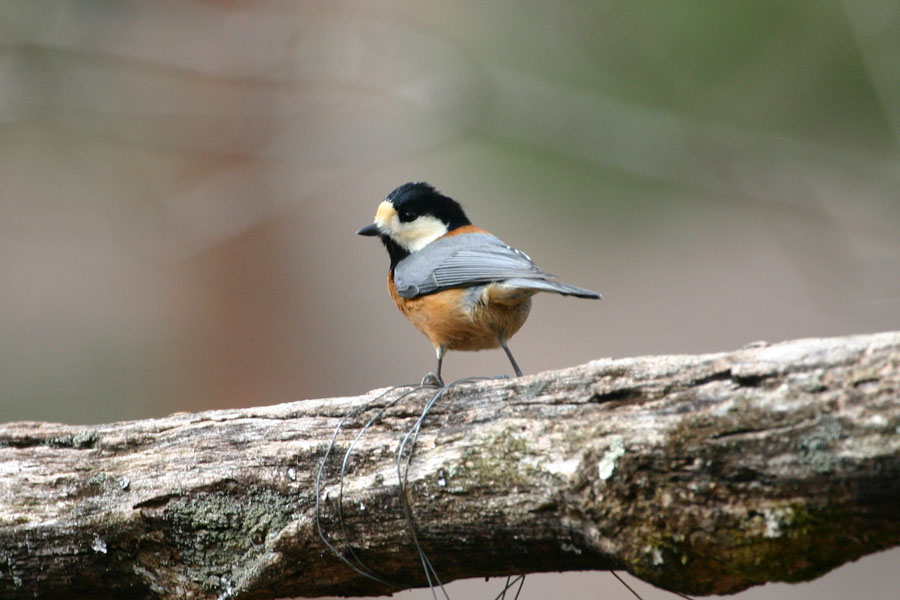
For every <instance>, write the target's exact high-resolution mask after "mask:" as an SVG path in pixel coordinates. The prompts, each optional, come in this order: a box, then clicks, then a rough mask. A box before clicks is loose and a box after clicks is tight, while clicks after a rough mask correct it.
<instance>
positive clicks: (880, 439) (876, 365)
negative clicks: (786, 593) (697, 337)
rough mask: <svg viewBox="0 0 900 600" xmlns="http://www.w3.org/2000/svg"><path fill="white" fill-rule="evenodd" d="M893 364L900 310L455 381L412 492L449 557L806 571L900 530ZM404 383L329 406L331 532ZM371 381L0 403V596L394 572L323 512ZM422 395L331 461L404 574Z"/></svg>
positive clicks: (720, 583) (720, 580)
mask: <svg viewBox="0 0 900 600" xmlns="http://www.w3.org/2000/svg"><path fill="white" fill-rule="evenodd" d="M898 390H900V333H883V334H876V335H861V336H852V337H844V338H832V339H813V340H798V341H792V342H787V343H783V344H777V345H772V346H766V345H757V346H753V347H747V348H745V349H742V350H738V351H736V352H731V353H722V354H709V355H702V356H660V357H643V358H634V359H624V360H599V361H594V362H591V363H588V364H586V365H582V366H579V367H575V368H571V369H566V370H563V371H557V372H547V373H540V374H537V375H532V376H526V377H523V378H520V379H514V380H507V381H496V380H492V381H482V382H476V383H472V384H463V385H459V386H455V387H452V388H451V389H449V390H448V391H447V393H446V394H445V395H444V396H443V397H442V398H440V399H438V401H437V402H436V403H435V405H434V406H433V408H432V410H431V412H430V414H429V415H428V417H427V419H426V420H425V423H424V425H423V427H422V430H421V433H420V435H419V437H418V441H417V443H416V446H415V451H414V456H413V459H412V462H411V465H410V468H409V475H408V489H407V492H406V498H407V499H408V501H409V503H410V506H411V507H412V512H413V514H414V519H415V523H416V533H417V536H418V540H419V541H420V542H421V544H422V546H423V547H424V549H425V552H426V553H427V555H428V556H429V558H430V559H431V561H432V562H433V564H434V565H435V568H436V570H437V572H438V573H439V575H440V576H441V577H442V579H443V580H444V581H450V580H452V579H457V578H461V577H475V576H486V575H503V574H509V573H522V572H534V571H551V570H576V569H611V568H624V569H627V570H628V571H630V572H632V573H634V574H636V575H637V576H638V577H641V578H643V579H645V580H647V581H649V582H652V583H654V584H655V585H658V586H660V587H662V588H665V589H670V590H677V591H681V592H686V593H693V594H711V593H718V594H722V593H730V592H735V591H738V590H741V589H744V588H746V587H748V586H752V585H757V584H760V583H764V582H768V581H799V580H806V579H811V578H814V577H817V576H819V575H821V574H823V573H825V572H826V571H828V570H829V569H832V568H834V567H836V566H837V565H840V564H841V563H844V562H847V561H851V560H854V559H856V558H858V557H860V556H862V555H864V554H867V553H871V552H875V551H878V550H881V549H884V548H888V547H891V546H894V545H897V544H900V502H898V500H897V499H898V498H900V399H898V396H900V394H898ZM398 393H399V392H394V393H391V394H387V395H385V396H383V397H382V398H381V399H380V400H377V401H376V402H374V403H373V404H372V406H371V407H370V410H366V411H360V412H359V414H358V415H356V416H354V417H352V418H350V419H348V420H347V422H346V423H345V425H344V428H343V430H342V432H341V433H340V435H339V436H338V438H337V447H336V448H335V451H334V452H332V455H331V459H330V460H329V464H328V466H327V468H326V469H325V470H324V472H323V476H322V483H323V488H322V493H321V494H320V495H319V498H320V499H321V501H322V506H321V508H322V526H323V527H322V529H323V532H324V533H325V535H326V537H327V539H328V540H329V541H330V542H331V543H333V544H334V545H335V546H336V547H337V548H338V549H340V550H341V551H342V552H345V553H346V552H347V551H348V546H347V544H346V543H345V541H344V540H343V538H342V536H341V535H340V532H341V529H340V526H339V523H338V521H337V513H338V510H337V501H336V500H337V497H338V492H339V488H338V475H339V473H338V470H339V467H340V461H341V458H342V457H343V454H344V452H345V451H346V449H347V448H348V446H349V444H350V443H351V442H352V440H353V439H354V437H355V436H356V435H357V434H358V433H359V432H360V428H361V427H362V426H363V425H364V424H365V423H366V422H367V421H368V420H369V419H370V418H372V417H373V416H375V414H376V412H377V410H376V409H377V408H379V407H384V406H385V405H386V403H387V402H388V401H389V400H391V399H396V398H397V396H398ZM376 395H377V393H376V392H371V393H369V394H368V395H366V396H362V397H357V398H330V399H325V400H308V401H304V402H294V403H290V404H283V405H279V406H271V407H264V408H248V409H243V410H226V411H211V412H205V413H198V414H177V415H172V416H170V417H167V418H164V419H152V420H147V421H135V422H126V423H114V424H109V425H100V426H90V427H86V426H70V425H60V424H53V423H12V424H9V425H5V426H3V427H0V598H20V597H26V596H27V597H32V596H33V597H37V598H51V597H52V598H96V597H102V596H105V597H110V598H117V597H120V598H126V597H127V598H144V597H146V598H186V597H194V598H214V597H219V598H225V597H234V598H247V599H250V598H253V599H262V598H277V597H284V596H319V595H326V594H341V595H353V594H357V595H375V594H383V593H389V592H392V591H395V588H391V587H389V586H386V585H382V584H378V583H375V582H373V581H371V580H369V579H366V578H364V577H362V576H360V575H359V574H358V573H356V572H354V571H353V570H351V569H350V568H348V567H347V566H346V565H345V564H344V563H343V562H341V561H340V560H338V559H337V558H336V557H335V555H334V554H333V553H332V552H330V551H329V550H328V549H327V548H326V546H325V545H324V544H323V543H322V541H321V540H320V538H319V535H318V532H317V529H316V519H315V511H316V502H315V500H316V493H315V480H316V473H317V470H318V467H319V465H320V463H321V461H322V459H323V457H324V456H325V452H326V450H327V449H328V444H329V440H330V439H331V437H332V434H333V433H334V431H335V428H336V427H337V425H338V423H339V422H340V420H341V418H342V417H343V416H344V415H346V414H347V413H348V412H349V411H351V410H352V409H354V408H358V407H360V406H361V405H362V404H363V403H364V402H366V401H368V400H372V399H373V398H374V397H375V396H376ZM429 397H430V393H429V392H426V391H422V390H420V391H418V392H415V393H413V394H411V395H409V396H407V397H405V398H403V399H401V400H399V401H397V403H396V404H394V405H392V406H390V407H388V408H387V409H386V410H385V412H384V414H383V415H382V416H381V417H380V418H378V419H376V420H375V421H374V423H373V424H372V426H371V428H370V429H368V430H367V431H366V432H365V433H364V435H362V436H361V437H360V439H359V442H358V443H357V444H356V446H355V447H354V450H353V453H352V455H351V458H350V460H349V463H348V468H347V473H346V476H345V480H344V485H343V503H342V505H341V506H342V511H343V517H344V521H345V527H346V531H347V534H348V537H349V539H350V540H351V542H352V546H351V547H352V549H353V551H354V552H355V553H356V554H357V555H358V556H359V557H360V558H361V559H362V560H363V561H365V564H367V565H368V566H369V567H371V568H372V569H373V570H374V571H377V572H378V573H379V574H381V575H382V576H383V577H385V578H388V579H390V580H393V581H400V582H403V585H406V586H416V585H423V584H424V583H425V579H424V574H423V573H422V571H421V564H420V562H419V557H418V555H417V553H416V552H415V550H414V548H413V546H412V545H411V537H410V533H409V530H408V529H407V527H406V524H405V522H404V520H403V512H402V505H401V502H400V499H399V496H398V471H397V463H396V459H395V454H396V452H397V448H398V445H399V444H400V442H401V440H402V439H403V438H404V436H405V435H406V433H407V432H408V431H409V430H410V429H411V428H412V427H413V425H414V423H415V421H416V419H417V418H418V417H419V415H420V413H421V411H422V408H423V406H424V404H425V402H426V401H427V400H428V398H429ZM407 448H409V446H408V445H407Z"/></svg>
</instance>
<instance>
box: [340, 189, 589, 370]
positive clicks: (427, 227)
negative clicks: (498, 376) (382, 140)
mask: <svg viewBox="0 0 900 600" xmlns="http://www.w3.org/2000/svg"><path fill="white" fill-rule="evenodd" d="M356 233H358V234H359V235H367V236H378V237H379V238H381V241H382V242H383V243H384V245H385V247H386V248H387V251H388V255H389V256H390V259H391V267H390V271H389V273H388V291H390V294H391V298H393V299H394V303H396V305H397V308H399V309H400V312H402V313H403V314H404V315H406V318H407V319H409V320H410V321H411V322H412V324H413V325H415V326H416V328H417V329H418V330H419V331H421V332H422V333H424V334H425V336H426V337H427V338H428V339H429V340H431V343H432V344H433V345H434V350H435V352H436V354H437V373H436V374H435V376H434V377H433V378H432V377H431V375H432V374H431V373H429V374H428V375H426V377H425V379H424V380H423V383H424V382H425V381H429V380H433V381H434V382H436V383H438V384H439V385H443V382H442V380H441V363H442V361H443V358H444V353H445V352H446V351H447V350H486V349H489V348H497V347H500V348H503V350H504V351H505V352H506V356H508V357H509V362H510V363H511V364H512V367H513V369H514V370H515V372H516V375H517V376H521V375H522V370H521V369H519V365H518V364H516V359H515V358H513V355H512V352H510V350H509V346H507V341H508V340H509V338H511V337H512V336H513V334H514V333H516V332H517V331H518V330H519V328H520V327H521V326H522V324H523V323H525V319H526V318H527V317H528V311H529V310H531V297H532V296H534V295H535V294H536V293H538V292H554V293H556V294H562V295H563V296H578V297H579V298H598V299H599V298H600V297H601V296H600V294H598V293H597V292H592V291H591V290H586V289H584V288H580V287H576V286H574V285H568V284H565V283H559V282H557V281H553V279H554V276H553V275H549V274H547V273H544V272H543V271H541V269H540V268H538V266H537V265H535V264H534V262H533V261H532V260H531V258H530V257H529V256H528V255H527V254H525V253H524V252H522V251H521V250H516V249H515V248H513V247H511V246H509V245H507V244H506V243H504V242H503V241H502V240H501V239H500V238H498V237H496V236H494V235H492V234H490V233H489V232H487V231H485V230H484V229H481V228H480V227H477V226H475V225H473V224H472V222H471V221H469V219H468V217H466V214H465V212H463V209H462V207H461V206H460V205H459V203H457V202H456V201H454V200H452V199H451V198H448V197H447V196H444V195H443V194H441V193H440V192H438V191H437V190H435V189H434V188H433V187H432V186H430V185H428V184H427V183H424V182H421V181H415V182H411V183H406V184H403V185H401V186H400V187H398V188H397V189H395V190H394V191H393V192H391V193H390V194H388V196H387V198H385V199H384V201H383V202H382V203H381V204H380V205H379V206H378V210H377V212H376V213H375V222H374V223H372V224H371V225H368V226H366V227H363V228H362V229H360V230H359V231H357V232H356Z"/></svg>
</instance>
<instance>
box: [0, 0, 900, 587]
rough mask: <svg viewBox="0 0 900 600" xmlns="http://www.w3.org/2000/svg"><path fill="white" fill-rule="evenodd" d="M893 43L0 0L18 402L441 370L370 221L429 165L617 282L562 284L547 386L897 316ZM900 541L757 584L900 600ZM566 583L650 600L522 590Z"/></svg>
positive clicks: (6, 248)
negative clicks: (568, 288)
mask: <svg viewBox="0 0 900 600" xmlns="http://www.w3.org/2000/svg"><path fill="white" fill-rule="evenodd" d="M898 57H900V4H898V3H897V2H896V1H894V0H817V1H811V0H752V1H751V0H744V1H731V2H697V1H691V0H687V1H683V2H677V3H673V2H669V1H666V0H648V1H646V2H622V1H617V0H604V1H594V2H567V3H550V2H535V1H518V2H512V1H509V0H496V1H494V2H490V3H487V2H475V1H472V0H465V1H460V2H454V3H444V2H415V3H412V2H401V1H400V0H394V1H383V2H371V1H363V0H358V1H353V0H331V1H324V0H323V1H309V2H303V1H295V0H254V1H252V2H251V1H249V0H230V1H224V0H223V1H221V2H216V1H212V0H208V1H202V0H193V1H191V0H181V1H161V0H158V1H155V2H138V1H130V0H118V1H115V2H112V1H110V2H106V1H100V0H91V1H87V0H82V1H79V0H4V1H3V2H2V3H0V336H2V340H3V343H2V344H0V421H11V420H23V419H28V420H52V421H65V422H71V423H90V422H106V421H114V420H122V419H136V418H145V417H153V416H162V415H166V414H169V413H172V412H175V411H196V410H202V409H211V408H226V407H241V406H250V405H259V404H273V403H277V402H284V401H292V400H299V399H303V398H311V397H323V396H335V395H355V394H359V393H362V392H365V391H367V390H369V389H372V388H375V387H380V386H386V385H390V384H395V383H401V382H410V381H416V380H418V379H419V378H420V377H421V376H422V375H423V374H424V373H425V372H426V371H428V370H430V369H432V368H433V362H434V356H433V352H432V349H431V346H430V344H429V343H428V341H427V340H426V339H425V338H424V337H423V336H421V335H420V334H419V333H418V332H417V331H416V330H415V329H413V327H412V326H411V325H409V324H408V323H407V322H406V321H405V319H404V318H403V317H402V316H401V315H400V314H399V313H398V312H397V310H396V309H395V307H394V306H393V304H392V303H391V301H390V299H389V298H388V296H387V292H386V287H385V279H386V274H387V256H386V254H385V252H384V250H383V248H382V247H381V245H380V244H378V243H377V242H374V241H373V240H372V239H367V238H359V237H357V236H355V235H354V232H355V230H356V229H358V228H359V227H361V226H364V225H366V224H368V223H370V222H371V220H372V217H373V215H374V211H375V208H376V206H377V205H378V203H379V201H380V200H381V199H383V197H384V196H385V195H386V194H387V193H388V192H390V191H391V190H392V189H393V188H394V187H396V186H397V185H399V184H401V183H403V182H406V181H409V180H425V181H428V182H430V183H432V184H434V185H435V186H437V187H438V189H440V190H442V191H443V192H445V193H446V194H448V195H450V196H452V197H454V198H456V199H457V200H459V201H461V202H462V203H463V204H464V206H465V207H466V209H467V211H468V213H469V216H470V217H471V218H472V219H473V220H475V221H476V222H477V223H479V224H481V225H483V226H485V227H487V228H489V229H490V230H492V231H493V232H494V233H496V234H498V235H499V236H500V237H502V238H503V239H504V240H506V241H507V242H509V243H511V244H513V245H515V246H517V247H519V248H522V249H523V250H525V251H526V252H528V253H529V254H531V256H532V257H533V258H535V260H536V261H537V262H538V264H540V265H541V266H542V267H543V268H544V269H545V270H547V271H549V272H552V273H556V274H558V275H560V276H561V277H562V279H563V280H564V281H566V282H570V283H573V284H577V285H581V286H584V287H588V288H592V289H596V290H599V291H602V292H603V293H604V296H605V299H604V300H603V301H602V302H600V303H597V302H589V301H583V300H575V299H570V298H561V297H555V296H553V297H551V296H545V297H540V298H538V299H537V300H536V302H535V307H534V309H533V311H532V316H531V318H530V319H529V322H528V324H527V325H526V326H525V327H524V328H523V330H522V331H521V332H520V333H519V334H518V335H517V336H516V338H514V339H513V341H512V343H511V347H512V349H513V351H514V353H515V355H516V358H517V359H518V361H519V363H520V364H521V366H522V367H523V369H524V370H525V371H526V372H536V371H542V370H546V369H553V368H561V367H565V366H570V365H574V364H578V363H581V362H586V361H588V360H591V359H594V358H600V357H625V356H632V355H638V354H662V353H697V352H713V351H720V350H730V349H735V348H738V347H740V346H742V345H744V344H746V343H749V342H753V341H756V340H768V341H773V342H774V341H780V340H785V339H791V338H796V337H806V336H831V335H841V334H853V333H867V332H875V331H886V330H896V329H900V147H898V136H900V60H898ZM507 370H508V363H507V361H506V357H505V356H504V355H503V353H502V352H499V351H495V352H485V353H478V354H465V353H451V354H449V355H448V357H447V359H446V360H445V371H444V372H445V377H446V378H448V379H454V378H456V377H462V376H466V375H491V374H497V373H501V372H506V371H507ZM898 559H900V553H898V552H896V551H895V552H893V553H887V554H882V555H879V556H873V557H869V558H866V559H864V560H862V561H860V562H859V563H856V564H854V565H849V566H847V567H844V568H842V569H840V570H838V571H836V572H834V573H832V574H831V575H829V576H827V577H825V578H823V579H820V580H819V581H817V582H814V583H811V584H804V585H800V586H766V587H764V588H758V589H756V590H751V591H749V592H747V593H744V594H741V598H745V599H757V598H758V599H763V598H765V599H771V598H791V599H799V598H834V599H837V598H846V597H849V596H851V595H859V596H861V597H867V598H894V597H895V594H896V589H897V588H898V586H900V575H898V572H897V569H896V568H895V567H896V564H898ZM436 562H437V561H436ZM438 570H440V567H439V563H438ZM639 585H640V584H639ZM456 586H457V587H454V586H451V587H450V591H451V593H455V594H456V595H457V596H458V597H476V596H477V597H493V595H494V594H496V593H497V591H499V584H497V585H492V584H485V583H484V582H463V583H460V584H456ZM467 586H468V587H467ZM473 586H474V587H473ZM566 586H572V590H574V591H572V593H571V595H572V597H576V596H577V597H603V598H613V599H615V598H628V597H629V595H628V593H627V591H625V590H623V589H621V587H620V586H619V585H618V584H617V583H616V582H615V581H614V580H613V579H612V578H611V577H610V576H609V575H606V574H600V573H596V574H582V575H566V576H538V577H531V578H529V582H528V583H527V584H526V587H525V591H524V592H523V595H522V598H523V599H527V598H542V597H554V596H558V595H559V594H560V593H562V591H561V590H564V589H566ZM578 586H581V587H578ZM604 586H605V587H608V588H609V590H602V588H603V587H604ZM494 588H497V589H494ZM454 590H456V592H454ZM579 590H580V591H579ZM642 591H643V593H644V596H645V598H647V599H648V600H649V599H650V598H671V597H672V596H671V595H668V594H666V593H664V592H660V591H656V590H648V589H647V588H646V587H645V588H644V589H643V590H642ZM601 592H602V593H601ZM598 594H600V595H598ZM429 596H430V594H427V593H425V592H422V591H419V592H409V593H406V594H403V595H402V596H401V597H404V598H425V597H429Z"/></svg>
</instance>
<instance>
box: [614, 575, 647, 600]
mask: <svg viewBox="0 0 900 600" xmlns="http://www.w3.org/2000/svg"><path fill="white" fill-rule="evenodd" d="M610 573H612V576H613V577H615V578H616V579H618V580H619V583H621V584H622V585H624V586H625V589H627V590H628V591H629V592H631V593H632V594H634V597H635V598H637V599H638V600H644V599H643V598H641V595H640V594H638V593H637V592H636V591H634V588H632V587H631V586H630V585H628V584H627V583H625V580H624V579H622V578H621V577H619V574H618V573H616V572H615V571H612V570H610Z"/></svg>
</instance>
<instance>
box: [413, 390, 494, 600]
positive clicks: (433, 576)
mask: <svg viewBox="0 0 900 600" xmlns="http://www.w3.org/2000/svg"><path fill="white" fill-rule="evenodd" d="M489 379H496V378H495V377H464V378H462V379H457V380H456V381H453V382H451V383H449V384H446V385H444V386H443V387H441V388H440V389H439V390H437V391H436V392H435V393H434V395H432V396H431V398H430V399H429V400H428V402H426V403H425V407H424V408H423V409H422V413H421V414H420V415H419V418H418V419H416V422H415V424H414V425H413V426H412V428H411V429H410V430H409V431H408V432H407V433H406V435H405V436H404V437H403V440H402V441H401V442H400V446H399V447H398V448H397V479H398V482H399V489H398V492H399V497H400V506H401V507H402V508H403V517H404V519H405V520H406V526H407V529H408V530H409V534H410V537H411V538H412V542H413V545H415V547H416V551H417V552H418V553H419V560H420V561H421V563H422V568H423V569H424V570H425V578H426V579H427V581H428V586H429V588H431V594H432V597H433V598H434V600H437V591H436V589H435V585H434V582H435V581H436V582H437V587H439V588H440V590H441V593H443V595H444V598H446V599H447V600H449V599H450V596H449V594H447V590H446V589H445V588H444V584H443V583H442V582H441V579H440V577H439V576H438V574H437V571H436V570H435V569H434V565H432V564H431V560H430V559H429V558H428V555H427V554H426V553H425V550H424V549H423V548H422V545H421V544H420V543H419V537H418V535H417V534H416V527H415V520H414V519H413V515H412V508H411V507H410V505H409V499H408V498H407V497H406V490H407V484H408V482H409V465H410V463H411V462H412V457H413V453H414V451H415V447H416V441H417V440H418V439H419V432H420V431H421V429H422V424H423V423H424V422H425V418H426V417H427V416H428V413H429V412H430V411H431V409H432V407H433V406H434V404H435V403H436V402H437V401H438V400H440V399H441V398H442V397H443V396H444V394H445V393H446V392H447V390H449V389H450V388H451V387H454V386H457V385H463V384H466V383H474V382H476V381H484V380H489ZM407 444H408V445H409V454H408V455H407V457H406V462H405V464H404V462H403V454H404V451H405V449H406V446H407Z"/></svg>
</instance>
